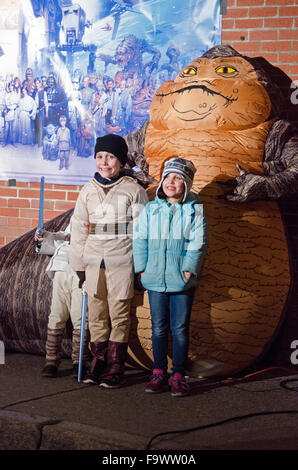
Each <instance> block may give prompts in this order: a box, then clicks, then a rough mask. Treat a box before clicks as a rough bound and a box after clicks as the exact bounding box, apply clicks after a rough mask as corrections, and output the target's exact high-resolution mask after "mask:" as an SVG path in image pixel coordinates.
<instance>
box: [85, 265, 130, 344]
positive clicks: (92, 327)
mask: <svg viewBox="0 0 298 470" xmlns="http://www.w3.org/2000/svg"><path fill="white" fill-rule="evenodd" d="M130 304H131V299H124V300H115V299H113V298H111V297H110V296H109V293H108V291H107V283H106V275H105V270H104V269H100V270H99V277H98V284H97V292H96V295H95V296H94V297H92V296H88V316H89V331H90V341H91V342H92V343H96V342H99V341H107V340H109V341H116V342H119V343H127V342H128V336H129V326H130Z"/></svg>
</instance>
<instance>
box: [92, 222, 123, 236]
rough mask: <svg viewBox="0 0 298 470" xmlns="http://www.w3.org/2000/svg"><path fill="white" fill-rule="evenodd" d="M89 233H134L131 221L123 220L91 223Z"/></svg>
mask: <svg viewBox="0 0 298 470" xmlns="http://www.w3.org/2000/svg"><path fill="white" fill-rule="evenodd" d="M89 233H90V234H91V235H99V234H102V233H110V234H114V235H119V234H125V233H132V226H131V225H130V222H122V223H115V224H90V226H89Z"/></svg>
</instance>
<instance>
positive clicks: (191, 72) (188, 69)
mask: <svg viewBox="0 0 298 470" xmlns="http://www.w3.org/2000/svg"><path fill="white" fill-rule="evenodd" d="M183 73H184V75H196V74H197V69H195V68H194V67H186V68H185V69H184V70H183Z"/></svg>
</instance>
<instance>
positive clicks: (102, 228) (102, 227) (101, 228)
mask: <svg viewBox="0 0 298 470" xmlns="http://www.w3.org/2000/svg"><path fill="white" fill-rule="evenodd" d="M96 228H97V233H98V232H99V233H105V232H106V231H107V225H106V224H105V225H98V226H97V227H96Z"/></svg>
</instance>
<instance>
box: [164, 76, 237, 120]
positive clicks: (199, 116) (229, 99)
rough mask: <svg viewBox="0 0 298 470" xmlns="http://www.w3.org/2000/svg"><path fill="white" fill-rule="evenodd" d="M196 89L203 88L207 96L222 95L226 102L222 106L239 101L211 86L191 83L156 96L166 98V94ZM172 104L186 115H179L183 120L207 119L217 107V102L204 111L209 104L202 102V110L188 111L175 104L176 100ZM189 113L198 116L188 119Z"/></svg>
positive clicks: (176, 110) (176, 109) (175, 109)
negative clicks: (212, 88)
mask: <svg viewBox="0 0 298 470" xmlns="http://www.w3.org/2000/svg"><path fill="white" fill-rule="evenodd" d="M194 89H199V90H202V91H203V94H204V93H206V94H207V96H220V97H221V98H223V99H224V101H225V102H224V104H223V105H221V106H225V107H227V106H229V105H231V104H232V103H233V102H234V101H237V99H238V98H233V97H232V96H225V95H223V94H222V93H220V92H218V91H215V90H211V88H208V87H207V86H206V85H194V84H193V85H189V86H185V87H183V88H180V89H179V90H174V91H171V92H169V93H156V96H158V97H160V98H164V97H166V96H171V95H175V94H176V93H178V94H181V93H185V92H186V91H188V92H190V91H191V90H194ZM171 106H172V108H173V109H174V111H175V112H176V113H178V114H181V115H184V116H183V117H182V116H178V118H179V119H181V120H182V121H198V120H200V119H205V118H206V117H207V116H209V114H210V113H211V112H212V111H213V110H214V109H215V108H216V107H217V104H216V103H214V104H213V105H210V106H209V107H208V109H205V111H203V108H207V106H208V105H207V103H206V102H202V103H200V104H199V107H200V108H201V111H196V110H195V109H189V110H186V111H181V110H179V109H178V108H177V107H176V106H175V104H174V102H173V103H171ZM187 113H192V114H195V115H196V116H197V117H194V118H191V119H190V118H188V119H187V117H186V116H185V115H186V114H187Z"/></svg>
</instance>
